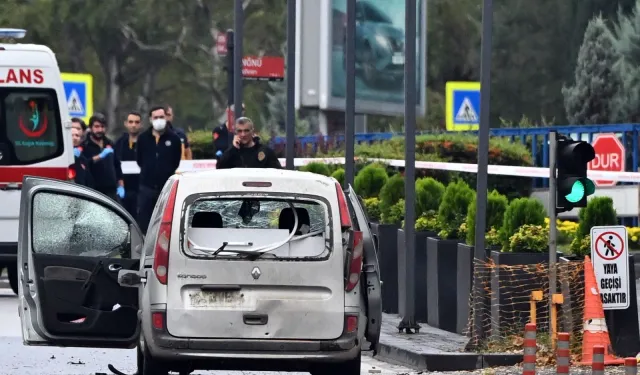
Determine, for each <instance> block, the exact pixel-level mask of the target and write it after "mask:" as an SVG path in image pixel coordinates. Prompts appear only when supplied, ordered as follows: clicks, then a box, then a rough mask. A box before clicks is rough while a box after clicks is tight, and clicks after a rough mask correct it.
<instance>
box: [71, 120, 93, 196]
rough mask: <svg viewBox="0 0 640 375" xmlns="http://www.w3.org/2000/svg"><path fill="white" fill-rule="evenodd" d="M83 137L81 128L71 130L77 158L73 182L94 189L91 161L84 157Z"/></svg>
mask: <svg viewBox="0 0 640 375" xmlns="http://www.w3.org/2000/svg"><path fill="white" fill-rule="evenodd" d="M82 136H83V131H82V128H81V127H79V126H73V127H72V128H71V141H72V142H73V155H74V157H75V163H74V171H75V177H74V179H73V180H74V181H75V183H76V184H79V185H84V186H86V187H90V188H93V179H92V178H91V171H90V168H89V160H87V158H85V157H84V156H82Z"/></svg>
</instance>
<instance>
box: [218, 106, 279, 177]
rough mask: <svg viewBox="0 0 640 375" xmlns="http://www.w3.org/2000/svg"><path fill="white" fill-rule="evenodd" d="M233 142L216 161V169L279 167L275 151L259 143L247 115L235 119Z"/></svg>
mask: <svg viewBox="0 0 640 375" xmlns="http://www.w3.org/2000/svg"><path fill="white" fill-rule="evenodd" d="M234 131H235V136H234V137H233V144H232V146H231V147H229V149H228V150H227V151H225V152H224V153H223V154H222V156H221V157H220V161H218V165H217V168H218V169H229V168H276V169H281V168H282V166H281V165H280V161H279V160H278V158H277V156H276V153H275V152H274V151H273V150H272V149H270V148H269V147H267V146H266V145H263V144H261V143H260V138H258V137H256V136H255V132H254V131H255V129H254V126H253V121H251V119H250V118H248V117H240V118H238V119H237V120H236V124H235V128H234Z"/></svg>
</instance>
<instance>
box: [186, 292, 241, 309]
mask: <svg viewBox="0 0 640 375" xmlns="http://www.w3.org/2000/svg"><path fill="white" fill-rule="evenodd" d="M243 302H244V297H243V295H242V294H241V293H240V292H239V291H232V292H192V293H189V304H190V306H191V307H237V306H240V305H242V303H243Z"/></svg>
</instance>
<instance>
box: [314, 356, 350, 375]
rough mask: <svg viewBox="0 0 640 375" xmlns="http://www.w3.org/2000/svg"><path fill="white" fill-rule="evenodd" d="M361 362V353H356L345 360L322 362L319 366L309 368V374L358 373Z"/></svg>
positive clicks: (343, 374)
mask: <svg viewBox="0 0 640 375" xmlns="http://www.w3.org/2000/svg"><path fill="white" fill-rule="evenodd" d="M361 363H362V354H361V353H358V355H357V356H356V357H355V358H354V359H351V360H349V361H347V362H340V363H331V364H323V365H321V366H320V367H317V368H314V369H313V370H311V371H310V372H311V375H335V374H340V375H360V367H361V366H360V365H361Z"/></svg>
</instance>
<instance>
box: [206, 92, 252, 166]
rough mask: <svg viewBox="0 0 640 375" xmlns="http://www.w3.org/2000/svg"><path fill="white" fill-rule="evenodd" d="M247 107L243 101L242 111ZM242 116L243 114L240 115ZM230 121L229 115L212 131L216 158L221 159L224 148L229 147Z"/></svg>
mask: <svg viewBox="0 0 640 375" xmlns="http://www.w3.org/2000/svg"><path fill="white" fill-rule="evenodd" d="M228 110H229V107H227V111H228ZM244 110H245V107H244V103H242V112H244ZM238 117H241V116H238ZM229 130H230V127H229V122H228V117H227V120H225V121H224V122H223V123H222V124H220V126H218V127H216V128H215V129H213V131H212V132H211V136H212V138H213V149H214V153H215V155H216V160H218V161H220V157H221V156H222V153H223V152H224V150H226V149H228V148H229Z"/></svg>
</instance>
